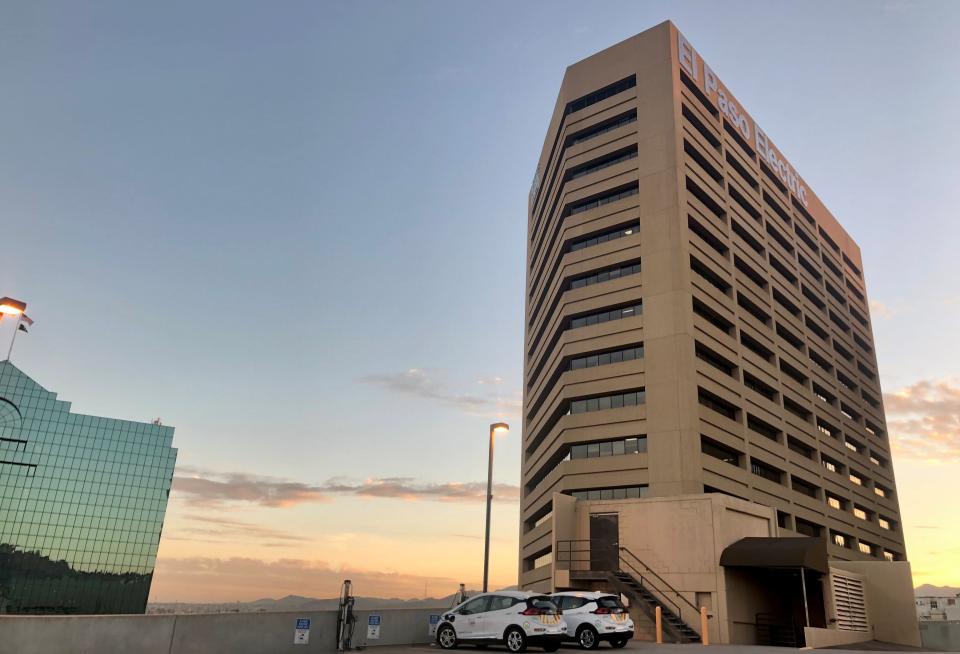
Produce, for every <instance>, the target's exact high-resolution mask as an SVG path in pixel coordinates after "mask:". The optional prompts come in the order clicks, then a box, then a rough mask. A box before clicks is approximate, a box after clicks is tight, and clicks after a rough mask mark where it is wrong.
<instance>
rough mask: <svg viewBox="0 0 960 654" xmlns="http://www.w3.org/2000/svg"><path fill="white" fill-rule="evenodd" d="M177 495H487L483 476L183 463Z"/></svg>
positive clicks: (282, 501)
mask: <svg viewBox="0 0 960 654" xmlns="http://www.w3.org/2000/svg"><path fill="white" fill-rule="evenodd" d="M173 492H174V497H175V498H176V499H180V500H182V501H184V502H187V503H188V504H192V505H194V506H201V507H222V506H229V505H231V504H257V505H260V506H266V507H281V508H282V507H289V506H295V505H298V504H309V503H321V502H330V501H333V500H334V499H335V498H337V497H344V496H354V497H371V498H382V499H398V500H408V501H413V500H433V501H438V502H480V501H484V500H485V498H486V484H485V483H483V482H443V483H439V482H424V481H418V480H416V479H414V478H412V477H382V478H374V479H366V480H362V481H361V480H355V479H349V478H343V477H335V478H332V479H328V480H327V481H325V482H323V483H319V484H306V483H303V482H297V481H290V480H286V479H277V478H274V477H264V476H259V475H251V474H246V473H240V472H228V473H221V472H214V471H211V470H204V469H202V468H191V467H183V468H180V469H178V471H177V474H176V475H175V476H174V478H173ZM493 495H494V499H495V500H497V501H504V502H516V501H518V500H519V498H520V489H519V487H517V486H513V485H511V484H495V485H494V489H493Z"/></svg>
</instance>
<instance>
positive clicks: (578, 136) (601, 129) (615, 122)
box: [566, 109, 637, 148]
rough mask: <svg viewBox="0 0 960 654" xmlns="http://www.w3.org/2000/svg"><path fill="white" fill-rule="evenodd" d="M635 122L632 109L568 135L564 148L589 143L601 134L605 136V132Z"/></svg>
mask: <svg viewBox="0 0 960 654" xmlns="http://www.w3.org/2000/svg"><path fill="white" fill-rule="evenodd" d="M635 122H637V110H636V109H632V110H631V111H629V112H627V113H625V114H621V115H619V116H616V117H614V118H611V119H610V120H606V121H604V122H602V123H599V124H598V125H594V126H593V127H588V128H586V129H584V130H581V131H579V132H577V133H575V134H572V135H570V136H569V137H568V138H567V145H566V147H568V148H569V147H570V146H572V145H577V144H578V143H583V142H584V141H589V140H590V139H593V138H596V137H598V136H600V135H602V134H606V133H607V132H612V131H613V130H615V129H619V128H621V127H623V126H624V125H629V124H630V123H635Z"/></svg>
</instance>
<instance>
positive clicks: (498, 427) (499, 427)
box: [483, 422, 510, 592]
mask: <svg viewBox="0 0 960 654" xmlns="http://www.w3.org/2000/svg"><path fill="white" fill-rule="evenodd" d="M508 431H510V425H508V424H507V423H505V422H495V423H493V424H492V425H490V457H489V458H488V459H487V531H486V536H485V537H484V540H483V592H487V579H488V577H489V572H490V503H491V502H492V501H493V437H494V436H495V435H496V434H497V432H500V433H503V434H506V433H507V432H508Z"/></svg>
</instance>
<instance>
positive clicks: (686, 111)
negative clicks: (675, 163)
mask: <svg viewBox="0 0 960 654" xmlns="http://www.w3.org/2000/svg"><path fill="white" fill-rule="evenodd" d="M697 99H698V100H699V101H700V102H701V104H703V102H704V100H705V98H704V97H703V96H702V94H699V95H697ZM707 110H708V111H709V112H710V113H711V114H712V115H714V116H716V115H717V114H716V113H715V112H716V109H715V108H710V107H707ZM682 113H683V116H684V117H685V118H686V119H687V120H688V121H689V122H690V124H691V125H692V126H693V128H694V129H695V130H696V131H698V132H699V133H700V134H701V135H702V136H703V137H704V139H705V140H706V141H707V142H708V143H710V145H711V146H713V147H714V148H715V149H716V150H717V151H718V152H719V151H720V150H721V141H720V139H719V138H717V136H716V135H715V134H714V133H713V131H712V130H710V129H708V128H707V127H706V126H705V125H704V124H703V122H702V121H700V120H699V119H698V118H697V117H696V115H695V112H694V111H692V110H691V109H690V108H689V107H688V106H687V104H686V103H683V105H682ZM723 122H724V127H725V128H726V127H727V126H728V125H727V123H726V120H724V121H723ZM728 132H730V133H731V135H732V136H733V137H734V140H735V141H736V142H737V143H738V144H739V145H740V146H741V148H742V149H743V150H744V153H745V154H747V155H748V157H749V158H750V159H751V160H753V161H754V162H756V159H755V153H754V151H753V149H752V148H750V146H749V145H748V144H747V143H746V142H744V141H743V139H742V138H737V137H738V136H739V135H738V134H736V133H735V132H734V131H730V130H728ZM691 147H692V146H691ZM697 155H699V156H697V157H694V158H695V160H696V161H697V162H698V163H700V162H701V161H705V157H704V156H703V155H702V154H701V153H699V152H697ZM726 160H727V161H728V163H730V164H731V166H732V167H733V169H734V170H735V171H736V172H737V173H739V175H740V177H741V178H742V179H743V180H744V181H745V182H746V183H747V185H748V186H749V187H751V188H753V189H754V190H759V189H760V185H759V183H758V182H757V180H756V179H755V178H754V177H753V175H751V174H750V173H749V172H748V171H747V170H746V169H745V168H744V167H743V166H742V165H740V163H739V162H738V161H737V160H736V159H735V158H733V157H731V156H730V153H729V152H728V153H727V156H726ZM760 168H761V170H762V171H763V173H764V174H765V175H766V176H767V178H768V179H770V181H771V182H773V184H774V185H775V186H776V187H777V188H778V189H780V191H781V192H783V193H785V194H787V195H789V193H788V192H787V189H786V187H785V186H784V184H783V183H782V181H781V180H779V179H778V178H777V176H776V175H775V174H773V172H772V171H771V170H770V169H769V168H768V167H767V166H766V165H765V163H764V162H763V161H762V160H761V161H760ZM705 170H708V174H710V172H711V170H715V169H713V167H712V166H708V167H707V168H705ZM711 177H714V179H716V175H715V174H711ZM762 195H763V199H764V202H765V203H766V204H767V205H768V206H769V207H770V209H771V211H772V212H773V213H774V214H775V215H776V216H777V217H778V218H780V219H781V220H783V221H784V223H785V224H786V225H787V226H788V227H790V226H791V224H793V227H794V229H795V231H797V233H798V234H799V235H800V236H801V237H802V240H803V241H804V243H805V244H806V245H807V246H808V247H810V248H811V250H813V251H814V252H815V253H820V249H819V248H818V247H817V245H816V242H815V241H814V239H813V237H811V236H810V235H808V234H806V233H805V230H804V229H800V228H799V227H798V225H797V224H795V223H793V221H791V219H790V215H789V213H788V212H787V210H786V209H784V208H782V207H781V206H780V204H779V202H778V201H777V200H776V199H774V198H773V197H772V196H771V195H770V194H768V193H767V192H766V191H765V190H764V191H763V193H762ZM737 196H739V193H737ZM735 199H736V200H737V201H738V202H739V203H740V204H741V205H747V206H744V207H743V208H744V209H745V210H746V211H747V213H749V214H750V215H751V216H754V217H755V218H756V217H757V216H758V214H759V212H758V211H757V210H756V209H755V208H754V207H752V205H749V204H748V203H746V202H745V201H744V199H742V196H741V197H737V198H735ZM791 204H792V205H793V206H794V207H795V208H796V209H797V212H798V213H799V214H800V215H801V216H802V217H803V218H804V219H805V220H806V221H807V222H808V223H809V224H810V225H811V226H813V225H816V221H815V220H814V219H813V217H812V216H811V215H810V214H809V213H808V212H807V211H806V210H805V209H804V208H803V207H802V206H801V205H799V204H798V203H797V202H796V200H795V199H793V198H791ZM817 232H818V234H819V236H820V238H821V240H822V242H823V243H825V244H826V245H828V246H829V248H830V249H831V250H832V251H833V252H834V253H835V254H836V255H837V256H840V257H841V258H842V261H843V263H844V264H845V265H846V266H847V268H848V269H849V270H850V271H851V272H852V273H853V274H854V276H855V277H856V278H858V279H862V278H863V274H862V273H861V271H860V269H859V268H858V267H857V266H856V265H855V264H854V263H853V261H851V260H850V258H849V257H848V256H847V255H846V254H842V253H841V251H840V246H839V245H837V243H836V242H835V241H834V240H833V239H832V238H831V237H830V236H829V235H828V234H827V233H826V231H825V230H824V229H823V227H820V226H819V225H817ZM776 240H777V241H778V242H780V243H781V244H783V241H784V239H783V237H780V238H779V239H776ZM824 254H825V253H824ZM824 254H821V259H822V260H823V263H824V265H825V266H826V267H827V268H828V269H829V270H830V271H831V272H833V273H834V274H835V275H836V276H837V277H838V278H842V279H844V281H845V282H846V283H847V285H851V284H850V282H849V280H847V279H846V278H845V277H844V276H843V274H842V272H841V271H840V269H839V267H838V266H837V264H835V263H834V262H832V261H831V260H830V259H829V258H828V257H827V256H824ZM851 286H852V285H851Z"/></svg>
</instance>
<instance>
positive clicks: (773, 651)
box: [369, 640, 917, 654]
mask: <svg viewBox="0 0 960 654" xmlns="http://www.w3.org/2000/svg"><path fill="white" fill-rule="evenodd" d="M369 650H370V654H440V652H442V651H443V650H441V649H440V648H439V647H437V646H436V645H413V646H406V647H371V648H369ZM506 651H507V649H506V648H505V647H503V646H497V645H490V646H489V647H487V648H485V649H483V650H480V649H477V648H476V647H473V646H471V645H464V646H462V647H459V648H457V649H456V650H454V652H457V653H462V654H473V653H474V652H490V653H494V652H495V653H497V654H503V653H505V652H506ZM595 651H596V652H598V654H603V653H605V652H607V651H609V652H611V653H612V652H613V651H619V652H629V651H635V652H645V653H646V654H656V653H657V652H659V653H660V654H697V653H698V652H700V653H702V654H788V653H789V652H797V651H799V650H796V649H793V648H789V647H765V646H760V645H709V646H707V647H704V646H703V645H697V644H693V645H667V644H664V645H657V644H656V643H648V642H644V641H639V640H634V641H630V643H628V644H627V646H626V647H625V648H623V649H622V650H614V649H613V648H611V647H610V646H609V645H600V647H599V648H598V649H597V650H595ZM807 651H809V650H807ZM822 651H823V652H824V653H825V654H826V653H827V652H829V653H830V654H844V653H845V652H848V653H849V654H863V650H862V649H861V650H843V649H828V650H822ZM884 651H885V652H888V653H889V652H891V651H897V650H889V649H884ZM903 651H904V652H908V654H916V652H917V650H915V649H914V650H903ZM528 652H529V653H530V654H543V650H542V649H539V648H537V647H531V648H530V649H529V650H528ZM560 652H561V654H574V653H575V652H583V650H581V649H580V648H579V647H577V646H576V645H575V644H573V643H571V644H569V645H564V646H563V648H562V649H561V650H560Z"/></svg>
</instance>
